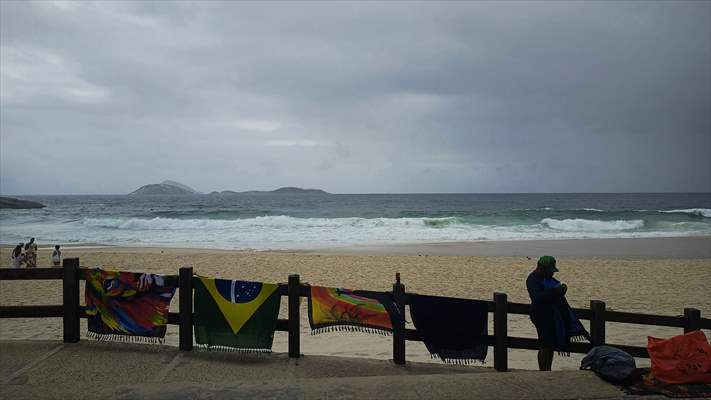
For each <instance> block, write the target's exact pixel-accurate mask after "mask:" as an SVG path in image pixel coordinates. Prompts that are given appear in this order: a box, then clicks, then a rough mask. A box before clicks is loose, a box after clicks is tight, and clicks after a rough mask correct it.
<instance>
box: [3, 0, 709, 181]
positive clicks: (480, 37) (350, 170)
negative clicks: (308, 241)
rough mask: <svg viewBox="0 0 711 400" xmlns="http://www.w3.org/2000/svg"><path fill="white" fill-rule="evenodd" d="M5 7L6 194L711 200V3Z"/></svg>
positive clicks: (57, 4)
mask: <svg viewBox="0 0 711 400" xmlns="http://www.w3.org/2000/svg"><path fill="white" fill-rule="evenodd" d="M0 7H1V8H0V11H1V14H0V15H1V18H2V19H1V24H0V33H1V36H0V43H1V45H2V48H1V49H0V50H1V51H0V56H1V58H0V67H1V68H0V72H1V73H2V75H1V76H2V82H0V83H1V85H0V94H1V96H0V106H1V107H2V108H1V109H0V114H1V115H0V117H1V119H0V129H1V136H0V140H1V143H0V144H1V145H2V149H1V150H0V151H1V153H0V155H1V156H2V159H1V160H0V167H2V170H1V171H0V174H1V175H0V185H1V186H0V191H2V193H27V194H29V193H77V192H78V193H123V192H128V191H130V190H132V189H134V188H135V187H137V186H140V185H142V184H145V183H149V182H156V181H161V180H163V179H166V178H169V179H174V180H178V181H182V182H184V183H186V184H189V185H191V186H194V187H196V188H197V189H198V190H203V191H210V190H215V189H217V190H221V189H233V190H246V189H271V188H274V187H277V186H283V185H297V186H309V187H321V188H324V189H326V190H329V191H332V192H493V191H498V192H502V191H503V192H528V191H537V192H541V191H543V192H548V191H563V192H568V191H575V192H580V191H709V190H711V115H710V111H709V110H711V3H709V2H688V3H686V2H669V3H665V2H630V3H620V2H615V3H611V2H610V3H607V2H584V3H577V2H551V3H545V2H544V3H533V2H514V3H500V2H497V3H484V2H476V3H462V2H455V3H441V2H437V3H434V2H433V3H403V2H397V3H372V2H367V3H340V2H339V3H333V4H329V3H326V4H324V3H293V2H289V3H265V4H261V3H231V2H216V3H205V2H200V3H183V2H181V3H167V2H150V3H127V2H120V3H106V2H101V3H70V2H42V3H28V2H2V3H1V5H0ZM30 176H31V178H29V177H30Z"/></svg>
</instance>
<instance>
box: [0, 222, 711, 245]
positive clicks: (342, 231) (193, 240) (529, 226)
mask: <svg viewBox="0 0 711 400" xmlns="http://www.w3.org/2000/svg"><path fill="white" fill-rule="evenodd" d="M647 225H649V226H647ZM38 232H39V233H41V235H38V234H37V233H38ZM690 235H711V224H709V223H707V222H704V221H700V220H697V221H692V220H690V221H681V222H679V221H677V222H672V221H668V222H667V221H661V222H660V221H657V222H654V223H651V222H650V223H649V224H645V222H644V221H643V220H641V219H639V220H638V219H632V220H613V221H603V220H595V219H553V218H545V219H543V220H540V221H539V222H531V223H523V222H521V223H519V224H498V223H494V224H491V223H489V224H485V223H476V222H474V221H472V220H467V219H462V218H459V217H440V218H359V217H350V218H297V217H291V216H287V215H280V216H263V217H253V218H241V219H198V218H193V219H178V218H163V217H158V218H130V217H123V218H122V217H114V218H84V219H51V220H44V221H39V220H29V219H27V218H25V217H22V218H20V219H12V220H4V221H3V224H0V237H2V241H3V242H4V243H13V242H17V241H21V240H23V239H25V238H26V237H30V236H34V237H38V240H40V242H43V243H55V242H56V243H102V244H115V245H158V246H177V247H182V246H184V247H201V248H237V249H249V248H251V249H306V248H317V247H327V246H348V245H358V244H383V243H418V242H445V241H469V240H530V239H578V238H580V239H582V238H624V237H659V236H690Z"/></svg>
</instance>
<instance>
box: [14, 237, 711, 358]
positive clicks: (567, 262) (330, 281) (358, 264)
mask: <svg viewBox="0 0 711 400" xmlns="http://www.w3.org/2000/svg"><path fill="white" fill-rule="evenodd" d="M519 244H520V245H521V246H519V247H518V248H522V247H525V248H524V250H525V251H519V252H514V251H511V249H512V248H517V246H516V242H482V243H479V242H477V243H457V244H434V245H413V246H391V247H383V248H379V249H374V248H370V249H368V248H351V249H329V250H324V251H308V252H306V251H303V252H252V251H229V250H201V249H175V248H129V247H102V246H81V247H76V248H72V247H65V248H64V249H63V256H64V257H79V258H80V261H81V264H82V266H86V267H94V266H102V267H104V268H107V269H108V268H110V269H120V270H127V271H145V272H153V273H164V274H177V271H178V268H179V267H181V266H192V267H193V268H194V270H195V272H196V273H197V274H200V275H205V276H215V277H222V278H232V279H244V280H260V281H265V282H285V281H286V280H287V276H288V275H289V274H294V273H296V274H300V276H301V279H302V281H304V282H309V283H312V284H318V285H324V286H336V287H346V288H357V289H371V290H390V289H391V287H392V286H391V285H392V283H393V280H394V276H395V273H396V272H399V273H400V274H401V276H402V281H403V283H404V284H405V286H406V290H407V291H409V292H416V293H422V294H437V295H445V296H455V297H467V298H475V299H490V298H491V297H492V294H493V292H497V291H499V292H505V293H507V294H508V297H509V301H512V302H521V303H525V302H528V301H529V299H528V294H527V292H526V288H525V284H524V281H525V278H526V276H527V275H528V273H529V272H530V271H531V270H532V269H533V268H534V264H535V261H534V260H535V258H536V257H537V256H539V255H541V254H542V252H546V253H552V254H553V255H556V256H558V264H559V268H560V273H559V274H558V275H557V277H558V278H559V279H560V280H561V281H563V282H565V283H567V284H568V286H569V288H570V290H569V292H568V295H567V297H568V300H569V302H570V303H571V305H573V306H574V307H588V306H589V301H590V300H592V299H596V300H603V301H605V302H606V303H607V308H608V309H611V310H620V311H633V312H645V313H656V314H665V315H680V314H681V313H682V310H683V308H684V307H696V308H698V309H700V310H701V314H702V316H708V315H710V314H711V291H709V290H708V287H709V283H711V256H709V255H708V252H709V251H711V237H701V238H674V239H663V238H659V239H610V240H609V241H608V242H601V241H600V240H597V241H596V240H592V241H588V240H569V241H532V242H520V243H519ZM40 245H41V246H40V251H39V258H38V259H39V264H40V266H47V265H49V256H50V248H49V246H42V244H40ZM418 246H419V247H418ZM526 246H528V247H526ZM482 248H486V249H488V250H487V251H488V252H483V251H481V252H480V251H479V250H477V249H482ZM611 249H614V251H611ZM625 249H629V250H628V251H627V252H625ZM680 249H687V250H688V251H687V252H686V253H684V255H686V257H681V256H675V255H677V254H679V253H680ZM549 250H557V251H549ZM9 252H10V249H9V248H7V247H3V248H1V249H0V266H1V267H3V268H8V267H9V258H10V257H9ZM506 252H508V253H506ZM607 253H609V254H611V255H606V254H607ZM501 254H514V255H515V256H502V255H501ZM644 254H649V256H647V257H643V256H644ZM526 256H529V257H531V258H532V260H529V259H528V258H527V257H526ZM670 256H673V257H670ZM82 299H83V294H82ZM60 302H61V284H59V282H56V281H55V282H51V281H34V282H30V281H27V282H20V281H3V282H0V304H2V305H29V304H59V303H60ZM286 308H287V307H286V301H285V300H283V301H282V307H281V314H282V317H286ZM171 310H173V311H177V310H178V301H177V298H176V299H174V300H173V303H172V304H171ZM301 315H302V322H301V324H302V325H301V326H302V335H301V340H302V344H301V349H302V352H303V353H304V354H313V355H336V356H346V357H363V358H375V359H388V358H390V357H391V352H392V342H391V339H390V338H387V337H385V338H383V337H380V336H375V335H367V334H363V333H327V334H321V335H316V336H312V335H310V334H309V329H308V322H307V319H306V315H307V313H306V302H304V303H303V304H302V314H301ZM82 323H83V327H82V331H83V332H85V331H86V328H85V326H84V325H85V321H82ZM408 327H410V328H412V325H411V324H408ZM489 329H490V330H491V329H492V324H490V327H489ZM509 331H510V334H511V335H513V336H527V337H533V336H535V331H534V329H533V326H532V325H531V323H530V321H529V320H528V317H527V316H517V315H511V316H510V317H509ZM679 333H681V330H680V329H675V328H662V327H646V326H638V325H626V324H616V323H609V324H608V326H607V335H608V342H609V343H619V344H629V345H642V346H643V345H646V340H647V336H648V335H652V336H658V337H669V336H673V335H676V334H679ZM61 334H62V330H61V320H60V319H12V320H11V319H3V320H0V340H15V339H30V340H52V339H61ZM177 334H178V332H177V326H169V328H168V335H167V343H168V344H173V345H177V340H178V336H177ZM707 335H709V336H710V337H711V333H710V332H707ZM286 350H287V335H286V333H285V332H277V333H276V336H275V344H274V351H275V352H285V351H286ZM580 358H581V356H576V355H573V356H572V357H570V358H564V357H556V358H555V361H554V369H575V368H578V366H579V361H580ZM407 359H408V360H409V361H420V362H431V359H430V356H429V354H428V353H427V351H426V349H425V347H424V345H423V344H422V343H419V342H408V344H407ZM646 363H647V362H646V361H645V360H639V364H640V365H646ZM486 364H487V365H489V366H490V365H493V355H492V352H491V351H490V352H489V357H488V358H487V362H486ZM509 364H510V367H511V368H523V369H535V368H536V363H535V352H532V351H526V350H510V353H509Z"/></svg>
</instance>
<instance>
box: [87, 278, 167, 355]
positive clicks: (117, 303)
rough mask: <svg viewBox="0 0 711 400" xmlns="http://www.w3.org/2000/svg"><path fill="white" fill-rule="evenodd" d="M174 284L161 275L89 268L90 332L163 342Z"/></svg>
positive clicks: (98, 335) (104, 336) (105, 336)
mask: <svg viewBox="0 0 711 400" xmlns="http://www.w3.org/2000/svg"><path fill="white" fill-rule="evenodd" d="M174 294H175V286H169V285H166V284H165V279H164V278H163V276H161V275H154V274H142V273H133V272H117V271H104V270H102V269H99V268H95V269H91V270H87V272H86V286H85V291H84V300H85V303H86V307H85V312H86V315H87V319H88V326H89V332H88V336H89V337H93V338H96V339H99V340H118V341H137V342H150V343H155V342H160V343H162V341H163V338H164V337H165V329H166V324H167V322H168V307H169V305H170V300H171V299H172V298H173V295H174Z"/></svg>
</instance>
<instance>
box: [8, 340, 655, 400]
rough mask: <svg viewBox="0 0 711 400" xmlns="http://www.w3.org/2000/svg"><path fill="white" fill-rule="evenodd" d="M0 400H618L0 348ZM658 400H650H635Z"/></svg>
mask: <svg viewBox="0 0 711 400" xmlns="http://www.w3.org/2000/svg"><path fill="white" fill-rule="evenodd" d="M0 373H2V376H0V379H1V382H0V398H2V399H30V398H32V399H35V398H46V399H55V398H56V399H88V398H101V399H146V398H149V399H323V400H332V399H472V398H477V399H616V398H620V399H627V398H633V397H627V396H624V395H623V393H622V392H621V391H619V390H618V389H617V388H616V387H614V386H612V385H609V384H607V383H605V382H603V381H602V380H600V379H598V378H597V377H596V376H595V375H594V374H593V373H591V372H585V371H557V372H538V371H515V372H507V373H497V372H495V371H493V370H492V369H490V368H482V367H466V366H449V365H440V364H424V363H409V364H408V365H407V366H404V367H403V366H396V365H394V364H392V363H391V362H389V361H382V360H368V359H356V358H340V357H324V356H305V357H303V358H300V359H298V360H292V359H289V358H288V357H287V356H286V355H285V354H271V355H266V356H249V355H243V354H239V353H217V352H211V353H207V352H201V351H193V352H189V353H188V352H180V351H178V350H177V349H176V348H174V347H169V346H151V345H136V344H126V343H107V342H90V341H82V342H80V343H77V344H62V343H58V342H45V341H41V342H40V341H2V342H0ZM652 398H660V397H657V396H653V397H649V396H647V397H645V399H652Z"/></svg>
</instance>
